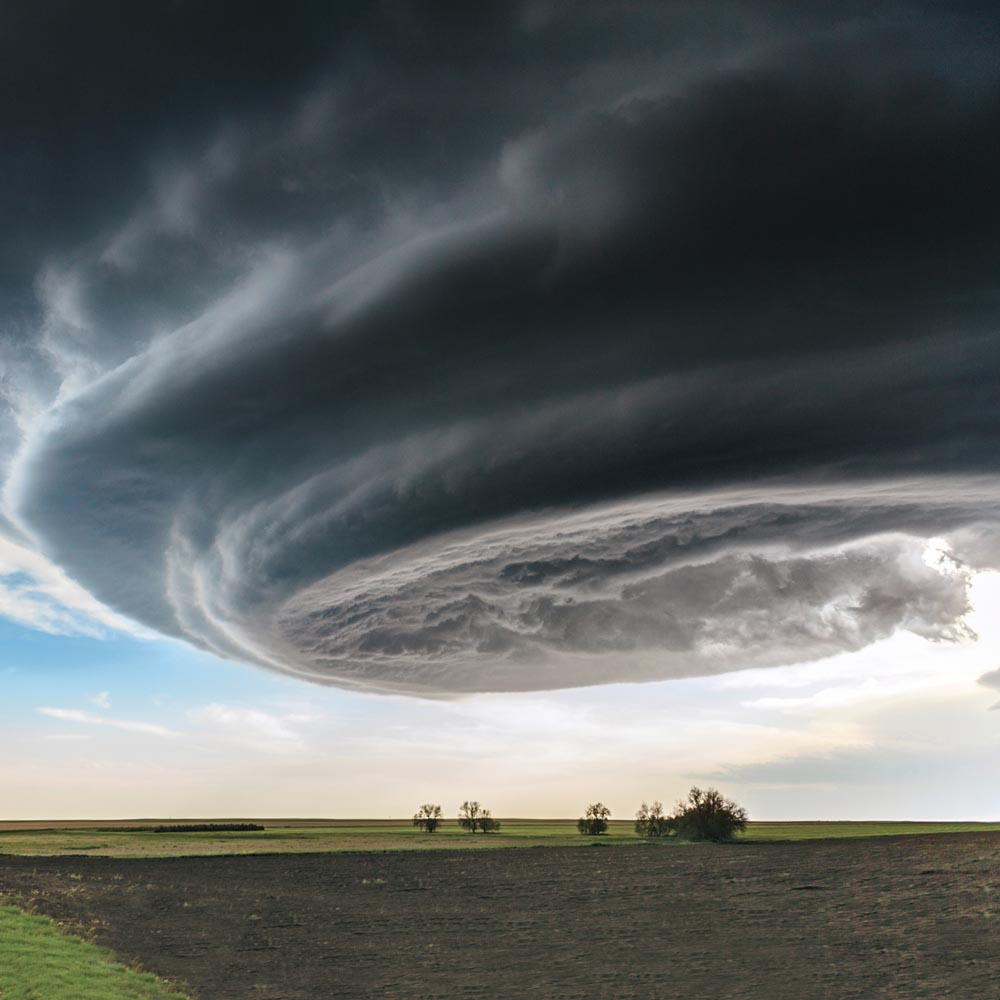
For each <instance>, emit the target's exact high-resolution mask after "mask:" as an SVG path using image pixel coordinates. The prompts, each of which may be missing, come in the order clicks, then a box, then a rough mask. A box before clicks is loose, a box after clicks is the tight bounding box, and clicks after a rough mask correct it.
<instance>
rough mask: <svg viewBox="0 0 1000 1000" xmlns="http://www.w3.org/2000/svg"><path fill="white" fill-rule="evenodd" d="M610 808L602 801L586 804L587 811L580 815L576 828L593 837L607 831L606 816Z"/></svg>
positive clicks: (607, 816) (609, 813)
mask: <svg viewBox="0 0 1000 1000" xmlns="http://www.w3.org/2000/svg"><path fill="white" fill-rule="evenodd" d="M610 816H611V810H610V809H609V808H608V807H607V806H606V805H605V804H604V803H603V802H594V803H593V804H592V805H589V806H587V812H586V814H585V815H584V816H581V817H580V819H579V820H578V822H577V824H576V828H577V829H578V830H579V831H580V833H583V834H589V835H590V836H592V837H595V836H597V835H599V834H602V833H607V832H608V818H609V817H610Z"/></svg>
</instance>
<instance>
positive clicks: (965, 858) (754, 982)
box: [0, 832, 1000, 1000]
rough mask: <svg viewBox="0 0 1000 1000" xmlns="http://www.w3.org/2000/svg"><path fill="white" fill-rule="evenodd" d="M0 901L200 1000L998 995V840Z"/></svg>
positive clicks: (805, 845) (30, 890) (606, 853)
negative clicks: (63, 926)
mask: <svg viewBox="0 0 1000 1000" xmlns="http://www.w3.org/2000/svg"><path fill="white" fill-rule="evenodd" d="M469 839H470V840H471V839H472V838H471V837H470V838H469ZM0 892H5V893H6V894H7V895H8V899H14V898H17V899H19V900H21V901H23V902H24V903H25V905H28V906H30V907H31V908H33V909H35V910H37V911H40V912H44V913H47V914H50V915H52V916H54V917H56V918H58V919H61V920H67V921H71V922H75V923H77V924H80V925H83V926H85V927H87V928H90V929H92V935H93V936H94V937H95V939H96V940H97V941H98V942H99V943H101V944H104V945H108V946H110V947H112V948H114V949H115V951H116V952H117V953H118V954H119V955H121V956H123V957H124V958H125V959H127V960H129V961H134V962H138V963H141V964H142V966H143V967H145V968H148V969H150V970H152V971H154V972H156V973H158V974H160V975H162V976H164V977H167V978H169V979H170V980H172V981H178V982H183V983H185V984H186V987H185V988H186V989H187V991H188V992H190V994H191V995H192V996H193V997H195V998H197V1000H247V998H256V1000H335V998H348V997H349V998H355V1000H356V998H363V997H376V996H377V997H397V998H402V997H416V996H419V997H426V998H435V997H437V998H443V997H448V998H455V997H494V996H502V997H505V998H517V997H533V998H538V997H541V998H548V997H553V998H554V997H563V998H570V997H573V998H575V997H584V996H586V997H588V998H595V997H596V998H601V997H608V998H610V997H615V998H630V997H643V998H648V997H651V996H652V997H659V996H670V997H671V998H677V1000H685V998H696V997H698V998H700V997H706V996H717V997H727V998H738V997H742V998H751V997H753V998H755V1000H760V998H766V1000H782V998H794V1000H802V998H805V997H814V996H823V997H824V998H826V1000H848V998H857V1000H871V998H875V997H886V998H889V997H891V998H906V1000H943V998H949V997H950V998H956V1000H957V998H963V1000H971V998H986V997H996V996H998V995H1000V947H998V942H1000V834H997V833H983V832H981V833H971V834H951V835H948V834H936V835H914V836H895V837H894V836H886V837H874V838H869V839H859V838H844V839H827V840H802V841H798V842H786V843H763V842H757V843H743V844H735V845H730V846H716V845H707V844H704V845H691V846H688V847H685V848H683V849H679V850H674V849H664V850H657V849H645V850H643V849H639V850H607V849H605V850H593V849H585V850H579V849H576V850H568V849H565V848H558V847H556V848H552V849H550V850H524V851H496V850H494V851H449V850H439V851H425V852H414V851H409V852H405V851H399V852H389V853H384V854H379V853H340V854H286V855H268V856H256V857H213V858H169V859H149V858H124V859H116V858H96V857H85V856H81V857H75V858H72V859H67V858H32V857H23V858H17V857H0Z"/></svg>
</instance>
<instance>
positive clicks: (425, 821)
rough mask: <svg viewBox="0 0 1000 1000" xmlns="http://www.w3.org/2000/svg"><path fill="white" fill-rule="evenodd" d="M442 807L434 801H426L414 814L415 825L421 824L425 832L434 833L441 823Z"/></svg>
mask: <svg viewBox="0 0 1000 1000" xmlns="http://www.w3.org/2000/svg"><path fill="white" fill-rule="evenodd" d="M443 815H444V813H442V812H441V807H440V806H436V805H434V804H433V803H430V802H425V803H424V804H423V805H422V806H421V807H420V808H419V809H418V810H417V811H416V812H415V813H414V814H413V825H414V826H419V827H421V829H423V831H424V833H434V831H435V830H437V828H438V827H439V826H440V825H441V817H442V816H443Z"/></svg>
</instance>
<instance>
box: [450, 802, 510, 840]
mask: <svg viewBox="0 0 1000 1000" xmlns="http://www.w3.org/2000/svg"><path fill="white" fill-rule="evenodd" d="M458 825H459V826H460V827H461V828H462V829H463V830H468V831H469V833H496V832H497V831H498V830H499V829H500V820H498V819H494V818H493V816H492V815H491V813H490V811H489V809H484V808H483V807H482V806H481V805H480V804H479V803H478V802H463V803H462V808H461V809H460V810H459V812H458Z"/></svg>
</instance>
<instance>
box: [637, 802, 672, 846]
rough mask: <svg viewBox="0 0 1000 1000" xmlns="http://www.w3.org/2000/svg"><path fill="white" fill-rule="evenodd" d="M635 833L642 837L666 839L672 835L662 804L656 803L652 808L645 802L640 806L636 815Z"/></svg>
mask: <svg viewBox="0 0 1000 1000" xmlns="http://www.w3.org/2000/svg"><path fill="white" fill-rule="evenodd" d="M635 832H636V833H637V834H638V835H639V836H640V837H665V836H667V834H669V833H670V821H669V820H668V819H667V816H666V814H665V813H664V812H663V803H662V802H654V803H653V804H652V805H651V806H647V805H646V803H645V802H643V804H642V805H641V806H639V811H638V812H637V813H636V814H635Z"/></svg>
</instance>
